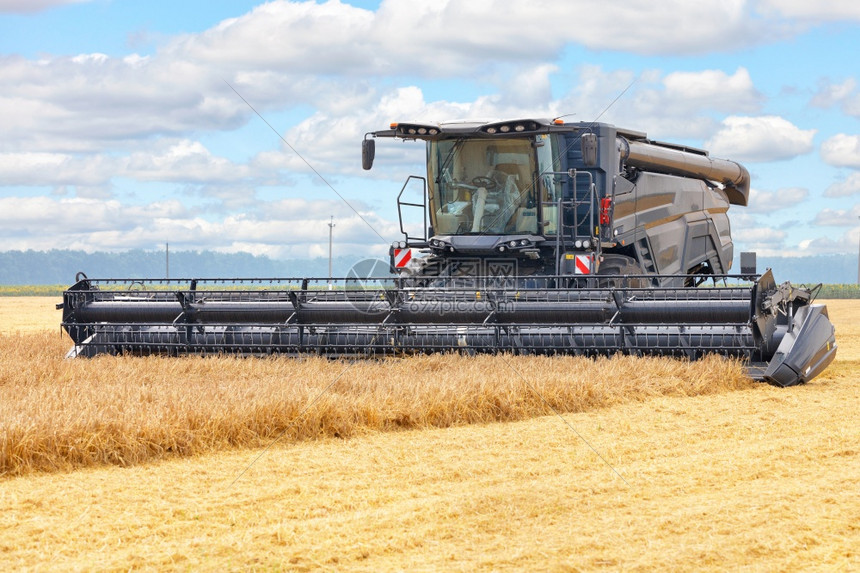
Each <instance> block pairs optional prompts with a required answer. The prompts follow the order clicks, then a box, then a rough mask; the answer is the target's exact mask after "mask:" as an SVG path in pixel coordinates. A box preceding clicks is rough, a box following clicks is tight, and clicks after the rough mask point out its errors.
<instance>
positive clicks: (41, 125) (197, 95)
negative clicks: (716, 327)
mask: <svg viewBox="0 0 860 573" xmlns="http://www.w3.org/2000/svg"><path fill="white" fill-rule="evenodd" d="M859 32H860V3H857V2H854V1H848V0H841V1H830V2H827V3H820V4H819V5H811V4H810V3H809V2H807V1H800V0H758V1H747V2H745V1H742V0H723V1H720V2H688V1H681V0H676V1H666V2H659V3H658V2H652V1H644V0H631V1H626V2H625V1H622V2H615V3H606V2H598V1H596V0H575V1H572V0H561V1H553V0H533V1H532V2H529V3H525V2H511V1H507V2H502V1H498V0H474V1H470V2H456V1H453V0H452V1H445V0H421V1H412V2H410V1H408V0H400V1H389V0H381V1H377V2H367V1H364V2H359V1H353V2H349V1H342V2H336V1H331V2H324V3H323V2H288V1H274V2H269V3H263V2H253V1H242V0H230V1H227V0H215V1H213V0H209V1H206V2H203V1H197V0H184V1H183V2H167V1H163V0H158V1H149V2H138V1H132V0H90V1H87V0H79V1H68V0H66V1H64V0H0V134H2V137H0V237H2V240H3V245H4V246H3V249H4V250H12V249H37V250H44V249H53V248H73V249H84V250H87V251H95V250H112V251H115V250H125V249H131V248H143V249H161V248H163V245H164V243H165V242H167V241H169V242H170V244H171V248H174V249H183V250H184V249H192V250H201V249H214V250H219V251H225V252H233V251H249V252H253V253H256V254H266V255H270V256H272V257H276V258H304V257H316V256H326V255H327V252H328V225H327V223H328V222H329V218H330V217H331V216H334V218H335V223H336V227H335V230H334V243H335V250H336V253H337V254H342V255H355V256H364V255H368V254H377V255H379V254H384V253H385V252H386V251H387V244H388V242H390V241H393V240H396V239H398V238H399V233H398V229H397V213H396V208H395V205H394V203H395V197H396V195H397V193H398V191H399V190H400V187H401V185H402V183H403V181H404V180H405V178H406V176H408V175H409V174H420V173H421V172H422V170H423V166H422V159H423V149H422V148H421V146H420V145H417V144H412V145H410V144H404V143H402V142H391V141H385V142H380V145H379V148H378V154H377V156H378V158H377V163H376V166H375V167H374V170H373V171H370V172H364V171H362V170H361V168H360V147H359V142H360V141H361V139H362V136H363V134H364V133H366V132H368V131H373V130H378V129H384V128H386V127H387V126H388V124H389V123H390V122H391V121H397V120H405V119H427V120H445V119H453V118H463V117H485V118H504V117H513V116H517V117H521V116H528V115H531V116H537V117H556V116H559V115H564V114H573V115H571V116H570V117H572V118H573V120H582V121H591V120H593V119H594V118H596V117H597V116H598V115H599V114H600V113H601V112H602V111H603V110H605V109H606V108H607V107H608V110H606V112H605V114H604V115H603V116H602V117H601V120H602V121H608V122H610V123H615V124H616V125H619V126H623V127H626V128H631V129H637V130H641V131H646V132H647V133H648V134H649V136H650V137H652V138H654V139H660V140H664V141H674V142H679V143H685V144H688V145H693V146H696V147H703V148H706V149H708V150H709V151H710V152H711V154H712V155H714V156H717V157H724V158H728V159H732V160H735V161H738V162H741V163H743V164H744V165H745V166H746V167H747V168H748V169H749V171H750V172H751V174H752V177H753V178H752V198H751V203H750V206H749V207H747V208H743V207H732V210H731V211H730V215H731V218H732V226H733V229H732V230H733V237H734V239H735V246H736V251H737V252H739V251H740V250H756V251H758V252H759V253H760V254H761V255H763V256H764V255H788V256H800V255H815V254H824V253H850V252H856V250H857V245H858V241H860V219H858V217H860V84H858V81H860V64H858V63H857V61H856V54H858V53H860V33H859ZM227 83H229V84H230V85H232V86H233V87H234V88H235V89H236V90H237V91H238V92H239V93H240V94H242V96H243V97H244V98H245V99H247V100H248V101H249V102H250V103H251V104H252V105H253V106H254V107H255V108H256V109H257V110H258V111H259V112H260V114H262V115H263V117H265V119H266V121H268V122H269V123H270V124H271V125H272V126H274V127H275V128H276V130H277V133H274V132H273V131H272V130H271V129H270V128H269V127H268V126H267V125H266V123H265V122H263V120H261V119H260V118H259V117H257V116H256V115H255V114H254V113H253V112H252V111H251V110H250V109H249V107H248V106H247V105H246V104H245V103H244V102H243V101H242V100H241V99H240V98H239V97H238V96H237V95H236V93H234V92H233V91H232V90H231V89H230V87H229V86H228V85H227ZM628 86H629V89H627V91H626V92H624V90H625V88H627V87H628ZM622 92H624V94H623V95H622V96H621V97H620V98H618V101H617V102H615V103H614V104H612V105H610V104H611V102H612V101H613V100H614V99H615V98H617V97H618V96H619V94H621V93H622ZM280 137H283V138H285V139H286V140H287V141H288V142H289V143H290V145H291V146H292V147H293V148H295V150H296V151H298V153H299V154H301V157H299V156H297V155H296V154H295V153H294V152H293V151H292V150H291V149H290V148H289V147H288V146H286V145H284V143H283V142H282V141H281V139H280ZM306 162H307V163H306ZM308 163H309V164H310V165H311V166H312V167H313V168H314V169H315V170H316V171H318V172H319V173H320V174H322V176H323V177H324V178H325V182H323V181H322V180H321V179H320V178H319V177H318V176H317V175H316V174H314V173H313V171H312V170H311V169H310V168H309V167H308V165H307V164H308ZM329 185H330V186H331V187H333V188H334V190H333V189H332V188H331V187H330V186H329ZM341 196H342V197H344V198H345V199H346V201H348V202H349V205H347V204H346V203H345V202H344V201H343V200H342V199H341ZM353 209H355V210H356V211H358V212H359V213H360V214H361V216H358V215H357V214H356V213H355V212H354V211H353ZM368 223H369V225H370V227H372V229H371V228H369V226H368ZM377 233H378V235H381V236H382V237H383V239H385V240H382V239H380V237H379V236H378V235H377Z"/></svg>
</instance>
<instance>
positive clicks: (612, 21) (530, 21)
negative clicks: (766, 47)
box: [169, 0, 767, 76]
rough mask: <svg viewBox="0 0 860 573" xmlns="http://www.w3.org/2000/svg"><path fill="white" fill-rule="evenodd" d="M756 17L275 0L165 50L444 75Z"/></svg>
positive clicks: (656, 45)
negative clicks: (373, 7)
mask: <svg viewBox="0 0 860 573" xmlns="http://www.w3.org/2000/svg"><path fill="white" fill-rule="evenodd" d="M583 14H588V24H587V25H582V22H583V21H582V16H583ZM690 22H707V23H708V25H706V26H691V25H689V24H690ZM757 25H758V21H756V20H755V19H752V18H750V17H749V10H748V7H747V6H746V5H745V2H744V1H743V0H728V1H724V2H719V3H713V2H695V3H693V2H684V1H682V0H672V1H670V2H664V3H662V4H661V7H660V9H659V10H655V9H654V6H653V3H652V2H649V1H646V0H633V1H628V2H625V3H624V4H623V5H619V6H616V7H614V9H613V10H607V9H606V5H605V3H604V2H602V1H600V0H578V1H569V0H568V1H553V0H535V1H533V2H530V3H512V2H507V1H504V0H480V1H472V2H460V1H454V0H432V1H431V0H420V1H413V2H401V1H398V0H384V1H383V2H382V3H381V4H380V6H379V9H378V10H377V11H376V12H372V11H369V10H363V9H361V8H357V7H354V6H349V5H346V4H342V3H340V2H338V1H337V0H331V1H329V2H324V3H320V4H317V3H314V2H301V3H298V2H286V1H274V2H269V3H266V4H263V5H261V6H258V7H256V8H255V9H254V10H252V11H251V12H249V13H248V14H245V15H243V16H240V17H238V18H232V19H229V20H225V21H223V22H221V23H220V24H219V25H218V26H216V27H214V28H212V29H210V30H207V31H206V32H203V33H201V34H195V35H188V36H185V37H183V38H180V39H177V40H176V41H175V42H173V43H172V44H171V46H170V48H169V52H170V53H172V54H178V55H181V57H183V58H190V59H193V60H195V61H200V62H204V61H205V62H211V63H213V64H217V65H218V66H219V67H220V68H221V69H226V68H236V67H242V68H247V67H265V68H267V69H279V70H289V71H290V72H291V73H297V72H298V73H316V74H330V73H338V74H349V75H354V76H360V75H366V74H392V73H405V74H421V75H425V76H427V75H446V76H450V75H463V74H471V73H475V72H476V71H479V68H478V66H485V65H486V64H487V62H488V61H493V60H495V61H519V62H527V61H531V62H536V61H542V60H546V59H548V58H552V57H555V56H557V55H558V54H559V53H560V51H561V50H562V48H563V46H564V45H565V44H567V43H579V44H582V45H584V46H585V47H587V48H590V49H594V50H613V51H632V52H636V53H640V54H677V53H686V54H690V53H703V52H710V51H712V50H713V49H714V47H715V46H724V45H726V44H727V43H731V44H733V45H734V46H741V45H752V44H755V43H757V42H758V41H760V40H761V39H762V38H763V37H764V36H766V35H767V34H766V33H765V32H764V31H757V30H756V29H755V27H756V26H757ZM536 30H539V33H535V31H536ZM491 65H492V64H491ZM484 71H485V70H484Z"/></svg>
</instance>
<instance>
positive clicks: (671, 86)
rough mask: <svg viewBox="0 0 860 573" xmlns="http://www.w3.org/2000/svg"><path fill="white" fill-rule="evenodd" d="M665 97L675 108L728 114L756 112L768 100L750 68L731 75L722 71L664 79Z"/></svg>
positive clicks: (675, 73)
mask: <svg viewBox="0 0 860 573" xmlns="http://www.w3.org/2000/svg"><path fill="white" fill-rule="evenodd" d="M663 84H664V86H665V94H664V97H665V99H666V100H667V103H668V104H669V105H672V106H673V107H678V106H683V108H685V109H691V110H704V109H713V110H717V111H726V112H740V111H746V112H750V111H756V110H757V109H759V107H760V106H761V103H762V101H763V99H764V97H763V96H762V95H761V94H760V93H759V92H758V90H756V88H755V85H754V84H753V81H752V78H751V77H750V74H749V71H747V69H746V68H738V69H737V70H736V71H735V73H734V74H732V75H728V74H727V73H725V72H724V71H722V70H703V71H700V72H673V73H670V74H668V75H667V76H666V77H665V78H664V79H663Z"/></svg>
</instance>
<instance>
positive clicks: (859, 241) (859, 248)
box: [857, 215, 860, 285]
mask: <svg viewBox="0 0 860 573" xmlns="http://www.w3.org/2000/svg"><path fill="white" fill-rule="evenodd" d="M857 218H858V219H860V215H858V216H857ZM857 284H858V285H860V233H858V234H857Z"/></svg>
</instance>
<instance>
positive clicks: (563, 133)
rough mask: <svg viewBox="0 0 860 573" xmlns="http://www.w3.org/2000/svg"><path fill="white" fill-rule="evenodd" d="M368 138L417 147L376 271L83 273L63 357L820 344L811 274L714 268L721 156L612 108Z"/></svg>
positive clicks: (747, 264) (729, 166)
mask: <svg viewBox="0 0 860 573" xmlns="http://www.w3.org/2000/svg"><path fill="white" fill-rule="evenodd" d="M377 138H400V139H404V140H423V141H425V142H426V145H427V177H426V178H425V177H415V176H412V177H410V178H409V179H408V180H407V182H406V184H405V185H404V186H403V189H402V190H401V192H400V195H399V196H398V209H399V213H400V219H401V231H402V232H403V237H404V239H403V240H401V241H397V242H395V243H394V244H393V245H392V246H391V249H390V257H391V261H390V265H391V271H392V274H391V275H390V276H386V277H382V278H372V277H371V278H367V277H361V276H358V275H356V276H351V277H348V278H344V279H336V280H333V281H332V280H329V279H300V278H294V279H280V278H278V279H245V280H241V279H205V280H204V279H184V280H176V279H174V280H167V279H163V280H155V281H139V280H121V279H119V280H118V279H89V278H87V277H85V276H83V275H81V276H80V277H79V279H80V280H78V281H77V282H76V284H75V285H74V286H72V287H70V288H69V289H68V290H67V291H66V292H65V293H64V300H63V327H64V328H65V329H66V331H67V332H68V333H69V335H70V336H71V338H72V340H73V341H74V344H75V346H74V347H73V349H72V350H71V351H70V353H69V355H70V356H94V355H97V354H102V353H108V354H167V355H179V354H210V353H237V354H243V355H268V354H273V353H287V354H304V353H315V354H321V355H327V356H385V355H403V354H413V353H429V352H450V351H457V352H467V353H475V352H493V353H494V352H510V353H515V354H550V355H552V354H575V355H588V356H594V355H612V354H615V353H624V354H632V355H665V356H676V357H683V358H689V359H697V358H700V357H702V356H704V355H706V354H712V353H716V354H720V355H723V356H728V357H735V358H738V359H741V360H743V361H744V362H745V363H746V364H747V365H748V368H749V371H750V373H751V375H752V376H753V377H755V378H757V379H761V380H766V381H768V382H770V383H773V384H777V385H780V386H790V385H793V384H798V383H802V382H806V381H808V380H810V379H812V378H813V377H815V376H816V375H818V374H819V373H821V372H822V371H823V370H824V369H825V368H826V367H827V365H828V364H829V363H830V362H831V361H832V360H833V358H834V356H835V352H836V341H835V334H834V328H833V325H832V324H831V323H830V320H829V318H828V316H827V309H826V307H825V306H823V305H820V304H813V303H812V302H813V300H814V298H815V294H816V293H817V288H813V289H805V288H797V287H792V286H791V285H790V284H789V283H783V284H777V283H776V281H775V280H774V278H773V275H772V273H771V271H770V270H768V271H766V272H765V273H764V274H762V275H759V274H757V273H756V269H755V263H754V260H755V256H754V255H753V254H750V253H742V257H741V267H742V268H741V273H740V274H738V275H730V274H728V271H729V269H730V267H731V261H732V251H733V245H732V241H731V237H730V232H729V221H728V216H727V211H728V208H729V205H731V204H735V205H746V204H747V199H748V195H749V174H748V173H747V171H746V169H745V168H744V167H743V166H741V165H739V164H737V163H735V162H732V161H728V160H723V159H715V158H711V157H709V156H708V154H707V152H705V151H702V150H697V149H693V148H689V147H684V146H677V145H672V144H666V143H659V142H654V141H650V140H648V139H647V137H646V135H645V134H644V133H640V132H634V131H630V130H621V129H618V128H616V127H614V126H611V125H608V124H594V123H591V124H584V123H572V124H565V123H560V122H557V121H555V122H551V121H546V120H535V119H526V120H514V121H503V122H492V123H477V122H472V123H469V122H455V123H443V124H427V123H399V124H392V125H391V127H390V129H388V130H384V131H378V132H373V133H369V134H367V136H366V137H365V140H364V142H363V145H362V160H363V166H364V168H365V169H370V168H371V166H372V164H373V159H374V155H375V141H376V139H377ZM410 215H411V216H410ZM413 223H414V226H410V225H412V224H413ZM709 281H710V284H709Z"/></svg>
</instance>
